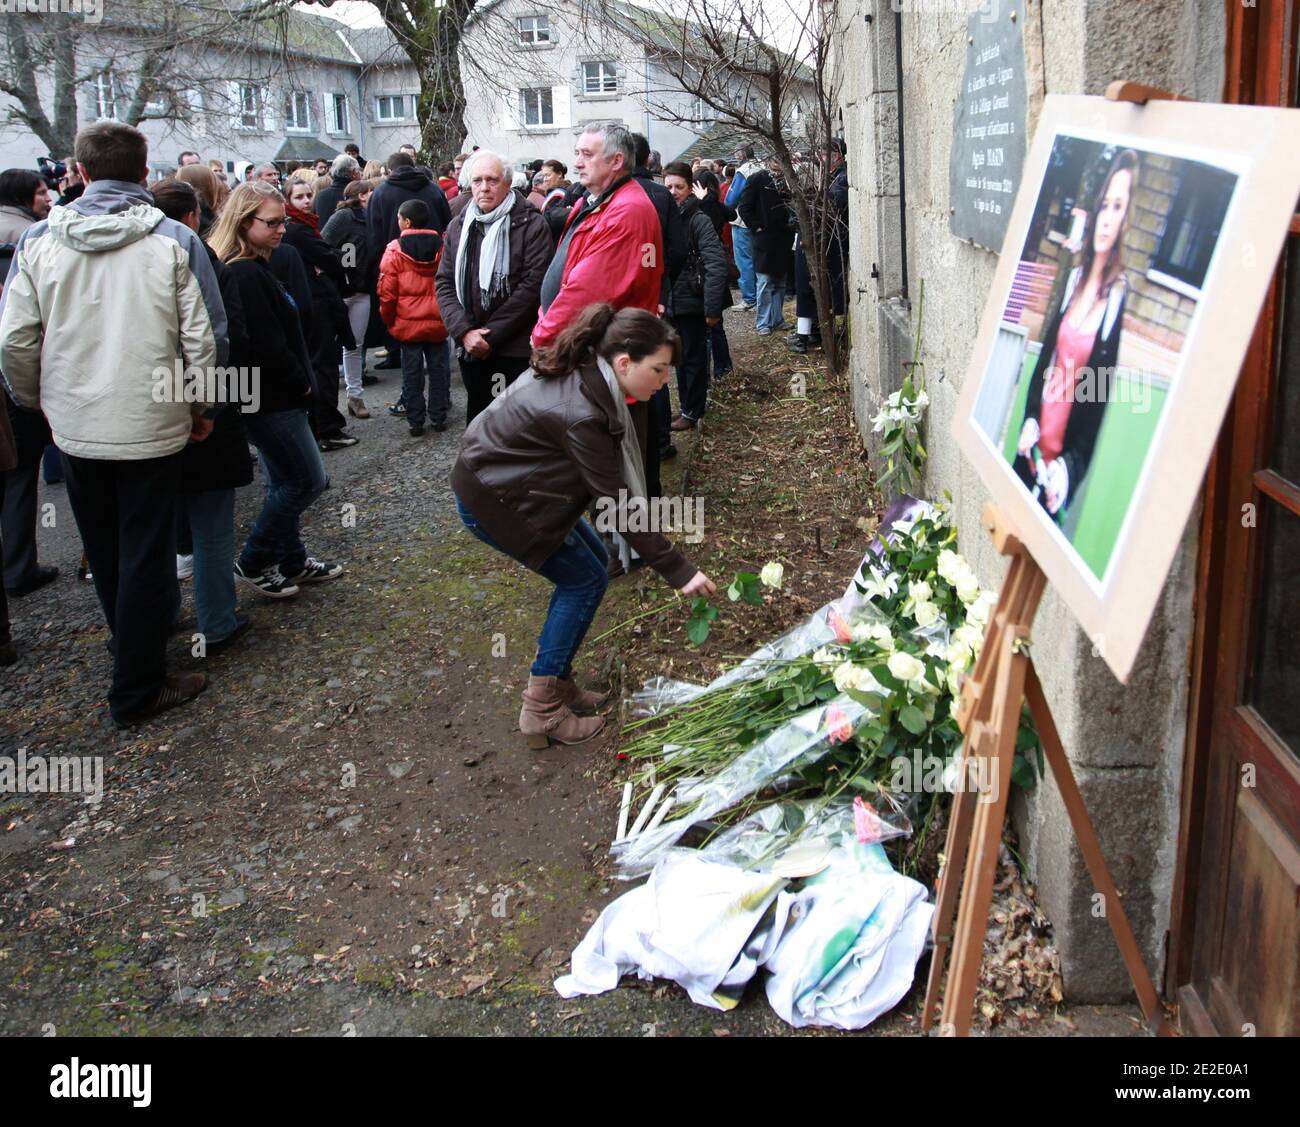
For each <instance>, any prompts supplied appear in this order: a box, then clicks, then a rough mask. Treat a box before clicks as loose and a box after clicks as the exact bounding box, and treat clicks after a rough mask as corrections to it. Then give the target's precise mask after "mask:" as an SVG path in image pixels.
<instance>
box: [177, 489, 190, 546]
mask: <svg viewBox="0 0 1300 1127" xmlns="http://www.w3.org/2000/svg"><path fill="white" fill-rule="evenodd" d="M176 554H177V555H178V556H192V555H194V529H193V528H192V527H191V526H190V505H189V498H188V496H181V497H180V498H178V500H177V504H176Z"/></svg>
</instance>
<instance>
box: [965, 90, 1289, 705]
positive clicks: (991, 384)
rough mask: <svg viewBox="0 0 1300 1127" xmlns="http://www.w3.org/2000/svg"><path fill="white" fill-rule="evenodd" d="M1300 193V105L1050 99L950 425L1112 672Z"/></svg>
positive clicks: (1162, 570)
mask: <svg viewBox="0 0 1300 1127" xmlns="http://www.w3.org/2000/svg"><path fill="white" fill-rule="evenodd" d="M1298 192H1300V112H1297V111H1294V110H1274V109H1265V108H1256V107H1241V106H1222V105H1205V104H1200V103H1192V102H1150V103H1148V104H1147V105H1145V106H1138V105H1134V104H1131V103H1115V102H1109V101H1107V100H1105V99H1103V98H1087V97H1061V96H1052V97H1049V98H1048V99H1047V100H1046V101H1045V103H1044V107H1043V113H1042V115H1041V117H1040V119H1039V123H1038V130H1037V133H1036V136H1035V139H1034V144H1033V147H1032V150H1031V152H1030V154H1029V157H1028V159H1027V161H1026V164H1025V169H1024V174H1023V178H1022V180H1021V188H1020V192H1019V195H1018V196H1017V198H1016V204H1015V208H1014V211H1013V213H1012V217H1011V223H1010V226H1009V228H1008V232H1007V237H1006V242H1005V244H1004V245H1003V248H1002V254H1001V258H1000V261H999V264H998V270H997V274H996V277H995V281H994V285H993V289H992V292H991V293H990V295H989V299H988V302H987V304H986V306H985V311H984V315H983V319H982V322H981V328H980V336H979V340H978V342H977V345H976V348H975V350H974V353H973V355H972V359H971V366H970V369H969V371H968V374H967V378H966V382H965V384H964V385H963V388H962V395H961V399H960V402H959V405H958V411H957V417H956V420H955V422H954V433H955V435H956V437H957V440H958V442H959V444H960V446H961V448H962V450H963V452H964V453H965V454H966V455H967V457H968V458H970V460H971V461H972V463H973V464H974V465H975V467H976V469H977V470H978V472H979V473H980V476H981V478H982V479H983V481H984V482H985V484H986V485H987V486H988V488H989V490H990V491H991V492H992V493H993V497H994V499H995V500H996V501H997V502H998V503H999V504H1000V505H1001V506H1002V508H1003V511H1004V512H1005V513H1006V514H1007V516H1008V517H1009V518H1010V519H1011V521H1012V522H1013V523H1014V524H1015V526H1016V528H1017V530H1018V531H1019V532H1020V534H1021V536H1022V538H1023V539H1024V541H1025V543H1026V545H1027V546H1028V547H1029V549H1030V551H1031V552H1032V553H1033V555H1034V558H1035V560H1036V561H1037V563H1038V565H1039V566H1040V567H1041V568H1042V569H1043V571H1044V572H1045V573H1046V575H1047V577H1048V579H1049V581H1050V582H1051V583H1052V585H1053V586H1054V587H1055V588H1056V589H1057V590H1058V592H1059V593H1060V594H1061V596H1062V597H1063V598H1064V599H1065V601H1066V603H1067V604H1068V605H1069V606H1070V607H1071V609H1072V611H1073V612H1074V613H1075V615H1076V616H1077V617H1078V619H1079V621H1080V623H1081V624H1082V625H1083V627H1084V629H1085V630H1086V631H1087V632H1088V634H1089V636H1090V637H1091V638H1092V640H1093V643H1094V645H1095V646H1096V648H1097V650H1098V652H1099V653H1100V654H1101V656H1103V657H1104V658H1105V659H1106V661H1107V663H1108V664H1109V665H1110V667H1111V669H1112V670H1113V671H1114V672H1115V674H1116V676H1118V677H1119V678H1120V680H1121V681H1122V680H1125V679H1126V678H1127V676H1128V672H1129V670H1130V669H1131V668H1132V663H1133V661H1134V660H1135V658H1136V656H1137V651H1138V648H1139V646H1140V644H1141V641H1142V637H1143V634H1144V633H1145V630H1146V626H1147V623H1148V621H1149V620H1150V617H1151V614H1152V612H1153V611H1154V609H1155V603H1156V600H1157V598H1158V597H1159V594H1160V590H1161V588H1162V587H1163V585H1164V582H1165V577H1166V575H1167V573H1168V570H1169V566H1170V564H1171V563H1172V561H1173V557H1174V553H1175V552H1176V550H1177V546H1178V542H1179V539H1180V538H1181V536H1182V533H1183V529H1184V527H1185V525H1186V522H1187V519H1188V517H1189V515H1190V514H1191V511H1192V509H1193V507H1194V505H1195V502H1196V497H1197V494H1198V492H1199V490H1200V486H1201V479H1202V477H1203V475H1204V472H1205V468H1206V465H1207V463H1208V461H1209V457H1210V454H1211V452H1212V450H1213V447H1214V442H1215V438H1216V436H1217V434H1218V430H1219V426H1220V424H1221V422H1222V419H1223V414H1224V412H1225V410H1226V409H1227V405H1228V401H1229V398H1230V396H1231V393H1232V388H1233V384H1234V382H1235V381H1236V378H1237V373H1238V371H1239V370H1240V367H1241V362H1242V359H1243V357H1244V355H1245V351H1246V348H1247V346H1248V344H1249V341H1250V337H1251V334H1252V333H1253V331H1254V328H1255V319H1256V317H1257V316H1258V313H1259V309H1260V305H1261V304H1262V301H1263V298H1264V295H1265V293H1266V292H1267V287H1268V285H1269V283H1270V280H1271V278H1272V275H1273V269H1274V266H1275V265H1276V259H1277V255H1278V253H1279V251H1280V249H1281V247H1282V243H1283V240H1284V238H1285V236H1286V231H1287V227H1288V224H1289V222H1290V220H1291V216H1292V215H1293V214H1294V212H1295V206H1296V198H1297V193H1298Z"/></svg>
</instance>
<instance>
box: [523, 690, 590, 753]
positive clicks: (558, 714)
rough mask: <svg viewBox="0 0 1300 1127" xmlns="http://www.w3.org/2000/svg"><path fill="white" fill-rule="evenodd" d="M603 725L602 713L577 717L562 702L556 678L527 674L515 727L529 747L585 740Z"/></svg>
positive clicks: (561, 694)
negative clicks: (522, 699) (517, 723)
mask: <svg viewBox="0 0 1300 1127" xmlns="http://www.w3.org/2000/svg"><path fill="white" fill-rule="evenodd" d="M604 726H605V718H604V717H603V716H592V717H585V718H584V717H578V716H575V715H574V714H573V710H572V709H571V708H570V707H569V706H568V705H567V704H566V703H565V701H564V690H563V688H562V686H561V682H560V678H558V677H534V676H532V675H529V678H528V688H526V689H525V690H524V706H523V708H522V709H521V710H520V712H519V730H520V731H521V732H523V734H524V739H526V740H527V741H528V746H529V747H531V748H544V747H549V746H550V745H551V744H552V743H558V744H580V743H586V742H587V740H589V739H591V737H592V736H594V735H596V734H597V733H599V732H600V730H601V729H602V728H604Z"/></svg>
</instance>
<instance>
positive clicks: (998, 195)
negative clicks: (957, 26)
mask: <svg viewBox="0 0 1300 1127" xmlns="http://www.w3.org/2000/svg"><path fill="white" fill-rule="evenodd" d="M1024 7H1025V6H1024V0H1004V2H1003V3H1001V4H995V5H993V6H992V8H991V9H989V10H988V11H980V12H972V13H971V16H970V19H969V20H968V22H967V26H966V72H965V74H964V75H963V76H962V84H961V90H960V92H959V94H958V98H957V104H956V106H955V107H954V109H953V141H952V152H951V153H950V155H949V163H948V183H949V196H950V201H949V202H950V204H951V206H952V215H951V220H950V224H949V226H950V229H951V230H952V233H953V234H954V235H956V236H957V237H958V238H959V239H969V240H970V241H971V242H974V243H978V244H979V245H980V246H982V247H987V248H988V249H989V250H993V251H1000V250H1001V249H1002V240H1003V238H1004V237H1005V236H1006V233H1007V224H1008V222H1009V221H1010V219H1011V208H1012V205H1013V204H1014V203H1015V199H1016V192H1017V191H1018V190H1019V188H1020V174H1021V170H1022V169H1023V168H1024V164H1025V150H1026V147H1027V144H1028V136H1027V133H1028V126H1027V120H1026V119H1027V105H1028V91H1027V83H1026V80H1025V70H1026V66H1025V43H1024V26H1025V11H1024ZM994 17H996V18H994Z"/></svg>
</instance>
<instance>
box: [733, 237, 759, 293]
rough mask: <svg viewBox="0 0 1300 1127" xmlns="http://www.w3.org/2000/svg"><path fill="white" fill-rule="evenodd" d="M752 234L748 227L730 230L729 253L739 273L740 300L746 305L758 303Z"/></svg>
mask: <svg viewBox="0 0 1300 1127" xmlns="http://www.w3.org/2000/svg"><path fill="white" fill-rule="evenodd" d="M753 238H754V234H753V232H752V231H750V229H749V228H748V227H735V226H733V227H732V228H731V252H732V254H733V255H734V256H735V259H736V269H737V270H739V271H740V300H741V301H743V302H744V303H745V304H746V305H754V304H755V303H756V302H757V301H758V297H757V295H756V291H755V282H754V244H753Z"/></svg>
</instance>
